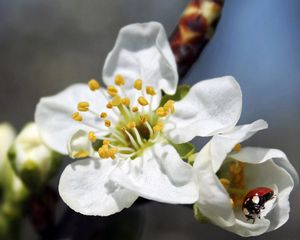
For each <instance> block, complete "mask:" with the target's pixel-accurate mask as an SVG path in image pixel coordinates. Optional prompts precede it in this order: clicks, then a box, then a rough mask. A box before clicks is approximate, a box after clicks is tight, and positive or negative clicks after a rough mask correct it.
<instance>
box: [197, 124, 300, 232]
mask: <svg viewBox="0 0 300 240" xmlns="http://www.w3.org/2000/svg"><path fill="white" fill-rule="evenodd" d="M265 128H267V123H266V122H265V121H263V120H258V121H255V122H253V123H252V124H249V125H243V126H237V127H235V128H234V129H233V130H231V131H229V132H227V133H223V134H219V135H216V136H214V137H213V138H212V139H211V141H210V142H208V143H207V145H205V146H204V148H203V149H202V150H201V151H200V153H199V154H198V155H197V158H196V160H195V163H194V168H195V169H196V170H197V172H198V176H199V184H200V186H199V200H198V202H197V203H196V207H198V208H199V210H200V211H201V213H202V214H203V215H204V216H205V217H207V218H208V219H209V220H210V221H211V222H213V223H214V224H216V225H218V226H220V227H222V228H224V229H226V230H228V231H231V232H234V233H236V234H238V235H241V236H256V235H260V234H262V233H265V232H268V231H272V230H275V229H277V228H279V227H280V226H282V225H283V224H284V223H285V222H286V221H287V220H288V217H289V211H290V207H289V195H290V192H291V191H292V189H293V187H294V185H295V184H298V181H299V179H298V175H297V173H296V171H295V169H294V168H293V166H292V165H291V164H290V162H289V161H288V159H287V157H286V155H285V154H284V153H283V152H282V151H280V150H277V149H267V148H259V147H241V145H240V143H241V142H243V141H244V140H246V139H248V138H249V137H250V136H252V135H253V134H254V133H255V132H257V131H259V130H262V129H265ZM261 187H267V188H270V189H272V190H273V192H274V195H275V197H273V198H272V199H270V201H267V203H266V204H261V205H260V206H261V207H262V208H261V209H260V213H259V214H257V215H256V214H253V215H252V216H251V215H249V219H248V221H247V217H246V215H247V214H249V211H248V209H247V208H246V209H243V202H244V200H245V199H244V198H245V195H246V194H247V193H248V192H249V191H250V190H253V189H254V190H255V189H256V188H261ZM253 201H254V202H255V203H257V202H258V198H257V197H255V198H254V200H253ZM260 203H262V202H260ZM263 205H264V206H263ZM250 210H251V209H250ZM243 211H244V212H243ZM249 220H250V221H249Z"/></svg>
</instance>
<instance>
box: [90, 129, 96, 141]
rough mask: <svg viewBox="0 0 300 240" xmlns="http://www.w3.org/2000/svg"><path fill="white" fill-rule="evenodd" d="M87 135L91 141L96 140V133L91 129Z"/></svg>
mask: <svg viewBox="0 0 300 240" xmlns="http://www.w3.org/2000/svg"><path fill="white" fill-rule="evenodd" d="M88 136H89V140H90V141H91V142H96V140H97V138H96V135H95V133H94V132H93V131H90V132H89V135H88Z"/></svg>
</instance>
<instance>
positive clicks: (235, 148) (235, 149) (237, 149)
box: [232, 143, 242, 152]
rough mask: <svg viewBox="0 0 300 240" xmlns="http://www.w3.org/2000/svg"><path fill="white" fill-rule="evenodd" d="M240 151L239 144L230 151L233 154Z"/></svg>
mask: <svg viewBox="0 0 300 240" xmlns="http://www.w3.org/2000/svg"><path fill="white" fill-rule="evenodd" d="M241 149H242V145H241V144H240V143H238V144H236V145H235V146H234V148H233V149H232V150H233V151H235V152H239V151H241Z"/></svg>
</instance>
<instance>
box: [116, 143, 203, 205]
mask: <svg viewBox="0 0 300 240" xmlns="http://www.w3.org/2000/svg"><path fill="white" fill-rule="evenodd" d="M111 179H112V180H113V181H115V182H117V183H118V184H120V185H121V186H123V187H125V188H127V189H130V190H132V191H135V192H136V193H137V194H139V195H140V196H142V197H144V198H147V199H152V200H155V201H159V202H166V203H175V204H176V203H181V204H184V203H186V204H187V203H193V202H195V201H196V200H197V199H198V187H197V180H196V178H195V174H194V172H193V169H192V167H191V166H190V165H189V164H187V163H185V162H184V161H182V159H181V158H180V157H179V155H178V153H177V152H176V150H175V149H174V148H173V147H172V146H171V145H169V144H159V143H157V144H155V145H154V146H153V147H152V148H149V149H146V150H145V151H144V153H143V155H142V156H141V157H138V158H136V159H134V160H130V159H128V160H126V161H123V162H120V165H119V166H118V167H117V168H116V169H115V170H114V172H113V173H112V174H111Z"/></svg>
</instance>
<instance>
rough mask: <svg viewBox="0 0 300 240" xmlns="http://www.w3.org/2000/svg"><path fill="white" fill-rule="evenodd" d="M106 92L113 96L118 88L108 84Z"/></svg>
mask: <svg viewBox="0 0 300 240" xmlns="http://www.w3.org/2000/svg"><path fill="white" fill-rule="evenodd" d="M107 93H108V94H109V95H110V96H112V97H114V96H116V95H117V94H118V89H116V87H115V86H108V87H107Z"/></svg>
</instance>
